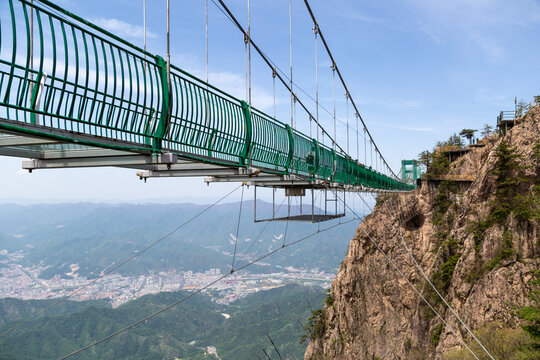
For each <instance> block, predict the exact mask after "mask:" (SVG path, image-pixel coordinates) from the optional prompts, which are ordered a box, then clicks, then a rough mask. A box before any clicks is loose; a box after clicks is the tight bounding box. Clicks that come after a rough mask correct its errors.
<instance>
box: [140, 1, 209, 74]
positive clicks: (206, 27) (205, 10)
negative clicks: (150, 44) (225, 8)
mask: <svg viewBox="0 0 540 360" xmlns="http://www.w3.org/2000/svg"><path fill="white" fill-rule="evenodd" d="M204 16H205V19H206V22H205V29H206V83H207V84H208V82H209V81H208V80H209V79H208V0H204ZM145 50H146V48H145Z"/></svg>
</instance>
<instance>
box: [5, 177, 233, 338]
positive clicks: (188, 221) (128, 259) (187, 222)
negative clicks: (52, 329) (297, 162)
mask: <svg viewBox="0 0 540 360" xmlns="http://www.w3.org/2000/svg"><path fill="white" fill-rule="evenodd" d="M240 186H242V185H239V186H237V187H236V188H234V189H233V190H231V191H230V192H228V193H227V194H226V195H224V196H222V197H221V198H219V199H218V200H217V201H215V202H214V203H212V204H211V205H209V206H207V207H206V208H204V209H203V210H201V211H199V212H198V213H197V214H195V215H193V216H192V217H191V218H189V219H188V220H186V221H185V222H183V223H182V224H181V225H179V226H178V227H176V228H174V229H173V230H171V231H170V232H169V233H167V234H165V235H164V236H162V237H161V238H159V239H157V240H156V241H154V242H153V243H151V244H150V245H148V246H146V247H145V248H144V249H142V250H140V251H138V252H136V253H135V254H133V255H132V256H130V257H128V258H126V259H124V260H123V261H122V262H120V263H118V264H117V265H116V266H114V267H112V268H111V269H109V270H107V271H106V272H104V273H103V274H102V275H100V276H98V277H96V278H95V279H93V280H92V281H89V282H88V283H86V284H85V285H83V286H81V287H80V288H78V289H75V290H73V291H72V292H71V293H69V294H68V295H67V296H65V297H63V298H61V299H59V300H57V301H56V302H54V303H52V304H51V305H49V306H48V307H46V308H44V309H42V310H40V311H38V312H37V313H35V314H34V315H32V316H30V317H28V318H27V319H25V320H23V321H21V322H20V323H17V324H15V325H13V326H12V327H10V328H8V329H6V330H4V331H2V333H0V336H2V335H4V334H7V333H9V332H11V331H13V330H15V329H16V328H18V327H19V326H21V325H23V324H25V323H27V322H29V321H31V320H33V319H35V318H37V317H39V316H41V315H42V314H44V313H45V312H47V311H49V310H50V309H52V308H54V307H56V306H58V305H60V304H63V303H64V302H66V301H67V300H68V299H69V298H71V297H72V296H73V295H75V294H77V293H79V292H81V291H82V290H84V289H86V288H87V287H89V286H90V285H93V284H94V283H96V282H97V281H99V280H101V279H103V278H104V277H106V276H107V275H109V274H110V273H112V272H113V271H116V270H118V269H119V268H121V267H122V266H124V265H125V264H127V263H128V262H130V261H131V260H134V259H135V258H137V257H138V256H140V255H142V254H144V253H145V252H147V251H148V250H150V249H151V248H153V247H154V246H156V245H157V244H159V243H160V242H162V241H163V240H165V239H167V238H168V237H170V236H171V235H173V234H174V233H176V232H177V231H178V230H180V229H181V228H183V227H184V226H186V225H188V224H189V223H191V222H192V221H193V220H195V219H197V218H198V217H199V216H201V215H202V214H204V213H206V212H207V211H208V210H210V209H212V208H213V207H214V206H216V205H217V204H219V203H220V202H221V201H223V200H225V199H226V198H228V197H229V196H230V195H232V193H234V192H235V191H236V190H238V189H239V188H240Z"/></svg>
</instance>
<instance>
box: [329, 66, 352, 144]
mask: <svg viewBox="0 0 540 360" xmlns="http://www.w3.org/2000/svg"><path fill="white" fill-rule="evenodd" d="M330 68H331V69H332V98H333V101H334V150H336V142H337V141H336V140H337V127H336V64H334V63H332V66H331V67H330ZM347 154H348V153H347Z"/></svg>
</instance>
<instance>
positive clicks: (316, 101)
mask: <svg viewBox="0 0 540 360" xmlns="http://www.w3.org/2000/svg"><path fill="white" fill-rule="evenodd" d="M318 32H319V26H318V25H317V24H315V25H314V26H313V33H314V34H315V105H316V110H315V114H316V118H315V121H317V123H318V122H319V65H318V58H317V43H318V42H319V41H318V40H317V33H318ZM317 142H319V127H317Z"/></svg>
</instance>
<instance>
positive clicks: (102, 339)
mask: <svg viewBox="0 0 540 360" xmlns="http://www.w3.org/2000/svg"><path fill="white" fill-rule="evenodd" d="M354 220H357V218H352V219H350V220H348V221H346V222H343V223H339V224H335V225H332V226H329V227H327V228H325V229H322V230H320V231H316V232H313V233H311V234H309V235H306V236H304V237H302V238H300V239H298V240H295V241H293V242H290V243H288V244H286V245H285V246H283V247H278V248H275V249H274V250H272V251H269V252H267V253H266V254H264V255H261V256H259V257H258V258H256V259H255V260H253V261H250V262H249V263H247V264H245V265H242V266H240V267H238V268H237V269H236V270H234V272H238V271H240V270H243V269H245V268H247V267H249V266H251V265H253V264H256V263H258V262H260V261H262V260H264V259H266V258H267V257H269V256H271V255H273V254H275V253H277V252H278V251H280V250H282V249H285V248H287V247H289V246H293V245H296V244H298V243H301V242H303V241H305V240H307V239H309V238H311V237H313V236H315V235H316V234H320V233H321V232H325V231H329V230H332V229H334V228H336V227H338V226H341V225H345V224H348V223H350V222H352V221H354ZM232 274H233V272H230V273H227V274H224V275H222V276H220V277H219V278H217V279H215V280H214V281H211V282H210V283H208V284H206V285H205V286H203V287H202V288H200V289H197V290H196V291H194V292H192V293H190V294H189V295H186V296H184V297H183V298H181V299H179V300H177V301H175V302H173V303H171V304H169V305H167V306H165V307H164V308H163V309H161V310H158V311H156V312H154V313H152V314H150V315H148V316H146V317H144V318H143V319H140V320H138V321H136V322H134V323H132V324H130V325H128V326H125V327H124V328H122V329H120V330H117V331H115V332H113V333H112V334H109V335H107V336H105V337H103V338H101V339H97V340H94V341H92V342H91V343H89V344H88V345H86V346H83V347H81V348H79V349H77V350H75V351H73V352H71V353H69V354H67V355H65V356H62V357H61V358H59V360H65V359H68V358H70V357H72V356H75V355H77V354H79V353H81V352H83V351H85V350H88V349H90V348H92V347H94V346H96V345H97V344H100V343H102V342H104V341H106V340H109V339H111V338H113V337H115V336H117V335H120V334H122V333H124V332H126V331H127V330H130V329H131V328H134V327H135V326H137V325H139V324H142V323H144V322H146V321H148V320H150V319H152V318H154V317H156V316H158V315H159V314H162V313H164V312H165V311H167V310H169V309H171V308H173V307H175V306H177V305H178V304H180V303H182V302H184V301H186V300H188V299H190V298H192V297H193V296H195V295H197V294H199V293H201V292H202V291H204V290H206V289H208V288H209V287H210V286H212V285H214V284H216V283H218V282H219V281H221V280H223V279H225V278H227V277H229V276H231V275H232Z"/></svg>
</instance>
